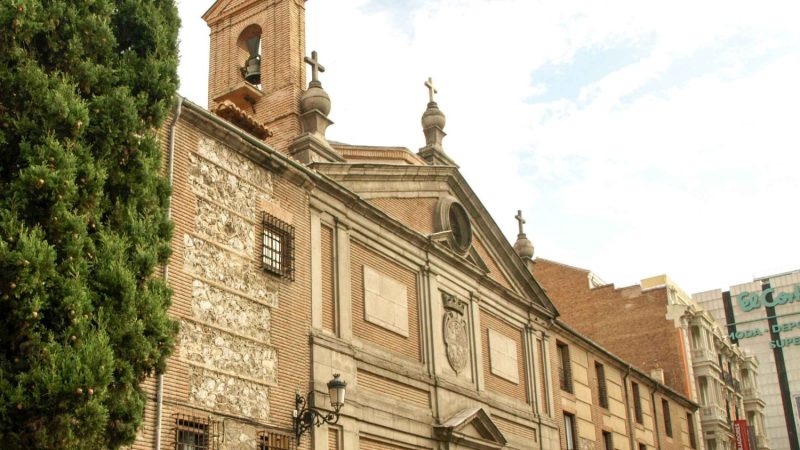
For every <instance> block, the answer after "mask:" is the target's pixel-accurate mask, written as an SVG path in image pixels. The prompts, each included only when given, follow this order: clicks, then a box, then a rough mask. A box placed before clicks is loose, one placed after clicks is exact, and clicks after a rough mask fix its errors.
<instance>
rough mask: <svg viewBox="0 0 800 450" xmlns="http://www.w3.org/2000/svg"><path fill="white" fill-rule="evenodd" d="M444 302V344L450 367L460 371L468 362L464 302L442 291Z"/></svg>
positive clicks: (457, 371)
mask: <svg viewBox="0 0 800 450" xmlns="http://www.w3.org/2000/svg"><path fill="white" fill-rule="evenodd" d="M442 302H443V304H444V310H445V313H444V344H445V347H446V349H447V361H448V362H449V363H450V367H452V368H453V370H455V371H456V373H460V372H461V371H462V370H464V368H465V367H467V363H468V362H469V338H468V337H467V321H466V320H465V319H464V310H465V308H466V303H464V302H463V301H461V300H459V299H457V298H456V297H454V296H452V295H450V294H446V293H442Z"/></svg>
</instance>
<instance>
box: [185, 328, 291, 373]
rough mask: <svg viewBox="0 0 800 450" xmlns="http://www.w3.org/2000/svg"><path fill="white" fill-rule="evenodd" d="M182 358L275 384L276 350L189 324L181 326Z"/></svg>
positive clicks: (215, 330)
mask: <svg viewBox="0 0 800 450" xmlns="http://www.w3.org/2000/svg"><path fill="white" fill-rule="evenodd" d="M179 342H180V351H181V356H182V357H183V358H184V359H186V360H187V361H190V362H194V363H197V364H200V365H203V366H207V367H212V368H214V369H218V370H220V371H224V372H228V373H233V374H237V375H242V376H244V377H248V378H251V379H255V380H263V382H264V383H267V384H275V382H276V379H277V376H276V369H277V367H276V362H277V361H276V360H277V355H276V352H275V349H274V348H272V347H270V346H267V345H259V344H256V343H255V342H253V341H250V340H247V339H244V338H241V337H238V336H235V335H232V334H230V333H226V332H224V331H221V330H217V329H213V328H210V327H206V326H203V325H199V324H196V323H193V322H189V321H183V322H182V323H181V331H180V333H179Z"/></svg>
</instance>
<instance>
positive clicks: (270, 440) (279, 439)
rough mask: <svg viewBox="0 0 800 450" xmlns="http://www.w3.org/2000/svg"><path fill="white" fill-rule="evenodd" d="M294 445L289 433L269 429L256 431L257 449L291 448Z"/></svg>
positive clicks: (276, 449)
mask: <svg viewBox="0 0 800 450" xmlns="http://www.w3.org/2000/svg"><path fill="white" fill-rule="evenodd" d="M294 446H295V445H294V437H293V436H292V435H291V434H288V433H280V432H276V431H271V430H262V431H259V432H258V450H292V449H293V448H294Z"/></svg>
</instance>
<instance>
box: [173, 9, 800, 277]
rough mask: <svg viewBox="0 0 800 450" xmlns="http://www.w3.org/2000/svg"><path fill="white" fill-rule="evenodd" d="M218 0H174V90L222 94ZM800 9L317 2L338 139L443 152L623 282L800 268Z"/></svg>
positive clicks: (317, 29)
mask: <svg viewBox="0 0 800 450" xmlns="http://www.w3.org/2000/svg"><path fill="white" fill-rule="evenodd" d="M212 3H213V2H212V1H209V0H202V1H201V0H178V5H179V10H180V14H181V20H182V30H181V35H180V39H181V44H180V52H181V64H180V68H179V75H180V77H181V87H180V89H179V92H180V93H181V94H182V95H184V96H185V97H187V98H189V99H190V100H192V101H194V102H195V103H198V104H200V105H204V106H206V104H207V77H208V33H209V31H208V28H207V26H206V25H205V23H204V22H203V21H202V19H200V16H201V15H202V14H203V13H204V12H205V10H206V9H207V8H208V7H210V6H211V4H212ZM798 17H800V2H798V1H797V0H775V1H771V0H769V1H763V2H755V1H752V0H747V1H738V0H726V1H716V0H703V1H697V0H690V1H684V0H677V1H670V2H665V1H649V0H632V1H623V0H607V1H602V2H598V1H596V0H586V1H571V0H558V1H552V0H550V1H539V0H406V1H395V0H335V1H333V0H309V1H307V2H306V51H307V53H309V54H310V53H311V51H312V50H316V51H317V52H318V54H319V59H320V62H321V63H322V64H323V65H324V66H325V68H326V69H327V70H326V72H325V73H323V74H321V77H320V79H321V81H322V84H323V86H324V88H325V90H326V91H327V92H328V94H329V95H330V97H331V101H332V105H333V106H332V110H331V113H330V115H329V117H330V119H331V120H333V122H334V125H332V126H331V127H330V128H328V131H327V137H328V139H330V140H336V141H340V142H346V143H351V144H363V145H391V146H404V147H406V148H408V149H410V150H412V151H417V150H418V149H419V148H420V147H422V146H423V145H424V135H423V133H422V129H421V125H420V117H421V115H422V113H423V112H424V110H425V107H426V104H427V100H428V91H427V88H426V87H425V86H424V82H425V80H426V79H427V78H428V77H432V79H433V82H434V85H435V86H436V88H437V90H438V94H437V95H436V101H437V103H438V104H439V108H440V109H441V110H442V111H443V112H444V114H445V115H446V117H447V124H446V126H445V132H446V133H447V137H446V138H445V139H444V144H443V146H444V149H445V151H446V152H447V154H448V155H449V156H450V157H451V158H452V159H453V160H455V161H456V163H457V164H458V165H459V166H460V169H461V172H462V174H463V175H464V177H465V178H466V180H467V182H468V183H469V184H470V186H471V188H472V189H473V190H474V191H475V192H476V193H477V195H478V197H479V198H480V199H481V201H482V202H483V204H484V206H485V207H486V208H487V209H488V211H489V212H490V214H491V215H492V216H493V218H494V220H495V222H496V223H497V225H498V226H499V227H500V229H501V230H502V231H503V233H504V234H505V236H506V237H507V238H508V239H509V241H510V242H511V243H513V242H514V241H515V240H516V234H517V222H516V221H515V219H514V216H515V214H516V212H517V210H522V213H523V216H524V217H525V219H526V222H527V223H526V224H525V232H526V234H527V236H528V238H529V239H531V241H532V242H533V244H534V246H535V248H536V256H537V257H542V258H546V259H551V260H555V261H559V262H563V263H566V264H570V265H573V266H578V267H582V268H585V269H589V270H591V271H593V272H594V273H595V274H597V275H598V276H599V277H601V278H602V279H603V280H604V281H606V282H608V283H615V284H616V285H617V286H618V287H621V286H627V285H631V284H636V283H638V282H639V280H640V279H642V278H647V277H650V276H654V275H659V274H664V273H666V274H667V275H669V276H670V278H672V279H673V280H675V281H676V282H677V284H678V285H679V286H680V287H681V288H683V289H684V290H685V291H687V292H689V293H693V292H700V291H705V290H711V289H718V288H721V289H723V290H725V289H727V287H728V286H731V285H735V284H740V283H744V282H748V281H751V280H752V279H753V278H754V277H761V276H766V275H771V274H776V273H781V272H786V271H790V270H796V269H800V233H798V229H799V228H800V220H799V219H800V201H798V200H799V199H800V196H799V195H798V194H800V176H798V175H799V172H800V27H798V26H797V18H798Z"/></svg>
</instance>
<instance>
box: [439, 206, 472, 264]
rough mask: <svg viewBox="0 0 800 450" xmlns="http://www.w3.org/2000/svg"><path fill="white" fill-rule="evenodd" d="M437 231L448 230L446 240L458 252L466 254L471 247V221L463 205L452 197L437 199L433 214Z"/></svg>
mask: <svg viewBox="0 0 800 450" xmlns="http://www.w3.org/2000/svg"><path fill="white" fill-rule="evenodd" d="M434 219H435V224H434V225H435V227H436V231H437V232H441V231H450V233H449V235H448V236H447V242H448V243H449V244H450V247H451V248H452V249H453V250H454V251H456V252H457V253H460V254H462V255H463V254H466V253H467V252H468V251H469V249H470V247H472V223H471V222H470V220H469V214H467V210H466V209H465V208H464V206H463V205H462V204H461V203H459V202H458V200H456V199H455V198H454V197H451V196H447V197H443V198H441V199H439V201H438V202H437V204H436V214H435V215H434Z"/></svg>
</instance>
